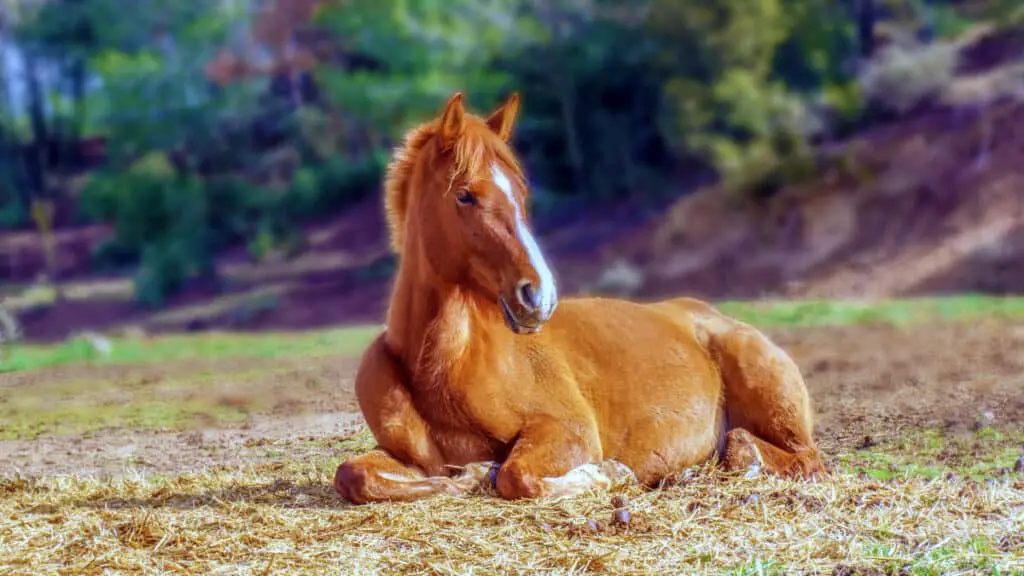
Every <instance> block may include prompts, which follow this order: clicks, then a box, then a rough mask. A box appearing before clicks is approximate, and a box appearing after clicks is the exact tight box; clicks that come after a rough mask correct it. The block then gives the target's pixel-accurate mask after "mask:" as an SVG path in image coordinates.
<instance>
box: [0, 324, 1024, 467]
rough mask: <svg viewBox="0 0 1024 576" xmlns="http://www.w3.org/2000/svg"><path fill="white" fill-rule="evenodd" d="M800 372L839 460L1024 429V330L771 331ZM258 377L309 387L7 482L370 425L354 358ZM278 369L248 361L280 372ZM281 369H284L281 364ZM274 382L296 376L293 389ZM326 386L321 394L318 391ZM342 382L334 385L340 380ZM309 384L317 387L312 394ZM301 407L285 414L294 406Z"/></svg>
mask: <svg viewBox="0 0 1024 576" xmlns="http://www.w3.org/2000/svg"><path fill="white" fill-rule="evenodd" d="M770 333H771V335H772V336H773V337H775V338H776V339H777V341H778V342H779V343H780V344H781V345H782V346H783V347H784V348H785V349H786V350H788V351H789V352H790V353H791V354H792V355H793V356H794V358H796V360H797V361H798V363H799V364H800V366H801V368H802V370H803V371H804V374H805V376H806V379H807V383H808V386H809V388H810V392H811V396H812V400H813V403H814V405H815V408H816V411H817V434H818V436H819V438H820V442H821V446H822V448H823V449H824V450H825V452H826V453H827V454H829V455H835V454H841V453H847V452H849V451H852V450H854V449H856V448H858V447H860V446H861V445H862V444H864V443H865V441H866V438H870V442H879V441H882V440H885V439H890V440H891V439H894V438H898V437H899V436H900V435H901V433H903V432H904V431H907V430H910V429H921V428H938V429H942V430H945V431H947V432H949V433H952V434H957V433H961V432H966V431H968V430H970V429H971V428H973V427H975V426H976V425H977V423H978V422H979V421H982V423H983V424H991V425H993V426H995V427H996V428H1005V429H1012V430H1015V431H1018V432H1019V431H1021V430H1024V393H1022V392H1021V391H1022V390H1024V355H1021V354H1020V352H1019V351H1020V349H1021V346H1022V345H1024V324H1009V323H1004V322H979V323H971V324H936V325H928V326H916V327H910V328H898V327H893V326H882V325H879V326H860V327H822V328H813V329H808V328H802V329H783V330H773V331H771V332H770ZM286 363H288V365H287V366H286V367H285V368H286V369H284V370H276V371H274V372H273V373H272V374H271V375H270V376H268V377H267V378H264V379H261V380H256V381H255V383H254V384H253V387H254V388H255V389H253V390H250V393H251V394H261V393H264V394H274V395H280V394H281V390H283V389H289V390H291V389H295V390H302V392H301V393H295V394H290V395H289V397H288V399H287V401H286V402H283V403H278V404H273V403H271V404H270V406H272V408H271V409H268V410H267V411H266V412H265V413H256V414H251V415H249V417H248V418H247V419H246V420H245V421H244V422H242V423H239V424H238V425H237V426H232V427H226V428H225V427H206V428H204V427H201V426H200V427H197V428H194V429H190V430H186V431H173V432H172V431H140V430H125V429H121V430H104V431H99V432H96V433H92V434H87V435H70V436H69V435H64V436H53V435H49V436H47V435H44V436H41V437H39V438H38V439H35V440H16V441H6V442H0V474H2V475H9V474H12V473H21V474H25V475H39V474H61V473H80V474H82V473H84V474H98V475H108V474H111V475H120V474H123V473H125V472H127V471H129V470H134V471H138V472H154V473H170V472H176V471H183V470H189V469H196V468H210V467H214V466H239V465H244V464H257V463H265V462H270V461H273V460H276V459H284V458H289V459H300V460H301V459H302V457H303V455H306V454H308V455H311V456H312V455H319V456H323V455H324V452H326V451H330V450H334V449H337V446H338V442H339V441H341V440H343V439H345V438H348V437H351V435H352V434H353V432H355V431H357V430H358V429H359V428H360V425H361V418H360V416H359V414H358V408H357V407H356V403H355V401H354V398H353V396H352V373H353V370H354V367H355V361H354V360H352V359H342V360H340V361H339V360H338V359H318V360H310V361H305V360H302V361H300V360H296V361H286ZM272 365H275V363H274V362H270V361H261V362H251V363H247V364H246V365H245V366H244V368H245V369H247V370H250V371H251V370H261V369H266V370H269V369H270V367H271V366H272ZM276 365H277V367H280V361H278V362H277V363H276ZM240 368H242V366H240V365H239V363H238V361H227V360H225V361H216V362H203V363H189V364H175V365H156V366H146V367H131V368H126V367H75V368H59V369H53V370H44V371H39V372H33V373H28V374H21V375H14V376H11V377H9V378H8V379H7V380H5V381H4V382H2V383H0V388H8V387H17V386H32V385H33V384H38V383H40V382H45V381H48V380H52V379H54V378H66V377H68V376H69V375H71V374H74V375H75V376H76V377H88V378H90V379H103V378H107V379H124V378H133V379H135V380H136V381H153V380H159V379H162V378H178V379H180V378H183V377H186V378H187V377H188V375H189V374H194V375H196V377H199V376H200V375H201V376H202V377H204V378H209V377H210V375H211V374H213V375H214V377H216V374H217V373H218V372H219V373H222V374H224V375H225V377H226V378H227V377H231V374H235V373H237V371H238V370H239V369H240ZM273 378H276V379H281V378H285V379H288V382H287V383H284V384H285V385H286V387H285V388H282V383H281V382H274V381H272V379H273ZM317 379H320V380H324V381H326V382H320V383H319V384H320V385H319V386H310V385H309V383H310V382H312V381H315V380H317ZM332 380H333V382H331V381H332ZM303 381H305V382H306V385H305V386H304V385H303ZM283 406H284V407H287V408H289V409H283V408H282V407H283ZM1022 448H1024V447H1022Z"/></svg>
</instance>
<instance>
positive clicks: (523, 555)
mask: <svg viewBox="0 0 1024 576" xmlns="http://www.w3.org/2000/svg"><path fill="white" fill-rule="evenodd" d="M333 462H334V461H333V460H332V461H331V462H328V461H327V460H323V461H318V462H314V463H310V462H305V463H291V464H272V465H259V466H250V467H244V468H220V469H211V470H205V471H198V472H189V473H183V474H179V475H174V476H169V477H159V476H141V475H131V474H129V475H126V476H122V477H120V478H117V479H112V480H100V479H97V478H90V477H76V476H63V477H58V476H50V477H43V478H38V479H30V478H19V477H14V478H10V477H8V478H6V479H3V480H0V491H2V493H3V501H2V504H0V508H2V509H0V573H2V574H117V573H120V574H524V573H530V574H584V573H608V574H694V573H716V574H719V573H726V572H729V571H734V573H740V574H746V573H750V574H756V573H768V572H771V573H786V574H795V573H825V574H829V573H832V574H854V573H874V574H877V573H883V572H879V570H882V571H885V572H884V573H901V572H903V573H925V574H928V573H934V574H954V573H993V571H994V570H997V571H998V572H997V573H1015V572H1016V573H1024V478H1022V477H1021V476H1018V475H1006V476H1003V477H1001V478H999V479H996V480H990V481H987V482H982V483H978V482H975V481H973V480H946V479H938V480H923V479H919V478H906V479H896V480H893V481H888V482H877V481H874V480H871V479H869V478H865V477H862V476H854V475H845V474H837V475H834V476H833V477H832V478H830V479H828V480H827V481H823V482H819V483H810V482H790V481H785V480H780V479H777V478H774V477H764V476H762V477H757V478H753V479H745V478H727V477H724V476H722V474H721V473H720V472H718V471H716V470H715V469H713V468H709V467H705V468H701V469H697V470H693V471H690V473H688V474H687V475H686V476H684V477H682V478H680V479H679V481H678V483H676V484H675V485H672V486H667V487H663V488H661V489H659V490H653V491H648V490H642V489H640V488H636V487H629V488H627V489H625V490H623V491H620V492H619V494H622V495H625V496H626V497H627V498H628V509H629V511H630V518H629V523H628V524H625V525H623V524H621V523H615V522H614V521H613V517H614V516H613V506H612V499H611V497H610V496H609V494H607V493H605V494H593V495H588V496H583V497H578V498H569V499H562V500H552V501H538V502H532V503H522V502H518V503H517V502H506V501H503V500H501V499H499V498H497V497H496V496H494V495H493V494H488V493H481V494H476V495H473V496H468V497H461V498H453V497H438V498H435V499H431V500H426V501H421V502H417V503H411V504H385V505H370V506H364V507H353V506H349V505H347V504H346V503H344V502H343V501H342V500H341V499H340V498H338V497H337V496H335V495H334V493H333V491H332V490H331V488H330V483H329V481H330V472H331V471H332V463H333ZM619 519H620V520H621V519H622V515H621V514H620V515H619ZM858 570H859V571H858Z"/></svg>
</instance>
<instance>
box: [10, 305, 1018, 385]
mask: <svg viewBox="0 0 1024 576" xmlns="http://www.w3.org/2000/svg"><path fill="white" fill-rule="evenodd" d="M717 305H718V307H719V308H720V309H721V310H722V311H723V312H724V313H726V314H730V315H733V316H735V317H736V318H738V319H740V320H743V321H746V322H750V323H752V324H754V325H756V326H759V327H766V328H767V327H802V326H824V325H850V324H868V323H890V324H912V323H918V322H928V321H969V320H976V319H980V318H1024V298H1017V297H998V296H980V295H961V296H952V297H938V298H917V299H900V300H884V301H875V302H866V301H865V302H859V301H849V300H804V301H770V300H759V301H733V302H721V303H718V304H717ZM379 332H380V327H379V326H354V327H346V328H339V329H333V330H325V331H309V332H292V333H258V334H245V333H242V334H238V333H227V332H215V333H205V334H198V335H175V336H157V337H150V338H111V339H110V341H111V343H112V346H111V351H110V353H109V354H108V355H101V354H99V353H98V352H97V351H96V349H95V347H94V346H93V345H92V344H90V342H89V341H88V340H87V339H85V338H81V337H80V338H75V339H71V340H69V341H67V342H64V343H62V344H59V345H55V346H54V345H50V346H39V345H16V346H11V347H9V348H8V349H7V350H6V351H4V350H0V372H15V371H22V370H33V369H39V368H46V367H52V366H61V365H68V364H75V363H86V362H89V363H95V364H135V363H149V362H166V361H180V360H191V359H207V358H219V359H223V358H283V357H293V356H302V355H321V354H335V355H339V356H345V355H353V354H358V353H359V352H360V351H361V350H362V349H363V348H364V347H365V346H366V345H367V344H369V342H370V341H371V340H372V339H373V338H374V337H375V336H376V335H377V334H378V333H379Z"/></svg>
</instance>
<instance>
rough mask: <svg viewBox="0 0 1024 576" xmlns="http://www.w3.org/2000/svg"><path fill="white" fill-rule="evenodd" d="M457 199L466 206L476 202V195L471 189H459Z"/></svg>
mask: <svg viewBox="0 0 1024 576" xmlns="http://www.w3.org/2000/svg"><path fill="white" fill-rule="evenodd" d="M455 200H456V201H458V203H459V204H463V205H465V206H470V205H472V204H476V196H473V194H472V193H470V191H469V190H459V193H458V195H457V196H455Z"/></svg>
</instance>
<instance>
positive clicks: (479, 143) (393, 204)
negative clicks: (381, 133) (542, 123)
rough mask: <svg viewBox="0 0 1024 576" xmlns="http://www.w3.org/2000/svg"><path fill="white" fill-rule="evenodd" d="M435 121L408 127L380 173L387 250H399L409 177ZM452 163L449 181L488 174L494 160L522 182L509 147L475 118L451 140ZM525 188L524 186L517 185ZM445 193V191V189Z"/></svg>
mask: <svg viewBox="0 0 1024 576" xmlns="http://www.w3.org/2000/svg"><path fill="white" fill-rule="evenodd" d="M437 127H438V120H432V121H430V122H427V123H424V124H421V125H419V126H417V127H415V128H413V129H412V130H410V131H409V132H408V133H407V134H406V135H405V138H404V140H403V142H402V144H401V145H400V146H398V147H397V148H395V151H394V154H393V156H392V160H391V163H390V164H388V168H387V171H386V173H385V176H384V211H385V214H386V216H387V222H388V233H389V235H390V239H391V250H392V251H393V252H394V253H395V254H401V253H402V245H403V242H404V241H405V238H404V233H405V219H406V216H407V215H408V212H409V201H410V195H411V194H412V193H413V190H412V178H413V174H414V173H415V168H416V162H417V161H418V160H419V157H420V154H421V153H422V152H423V150H424V148H426V146H427V144H428V143H430V142H431V140H432V139H433V138H434V136H435V135H436V134H437ZM454 152H455V165H454V166H453V169H452V173H451V176H450V178H449V188H450V186H451V182H453V181H454V180H455V179H456V178H458V177H460V176H469V177H470V178H473V177H474V176H475V175H478V174H488V173H489V171H490V169H489V166H490V163H491V162H493V161H495V160H497V161H499V162H501V163H503V164H505V165H506V166H507V167H508V168H510V169H511V170H512V171H513V174H512V176H513V177H514V178H516V179H518V180H519V183H520V184H523V183H524V180H525V178H524V175H523V170H522V166H521V165H520V163H519V160H518V159H517V158H516V157H515V154H514V153H513V152H512V149H511V148H510V147H509V146H508V144H506V143H505V142H504V141H503V140H502V139H501V138H499V137H498V135H497V134H495V133H494V132H492V131H491V129H490V128H488V126H487V124H486V123H485V122H484V121H483V120H482V119H481V118H478V117H475V116H471V115H469V114H467V115H466V126H465V132H464V133H463V135H462V137H461V138H459V140H458V141H457V142H455V150H454ZM521 188H522V189H523V190H526V187H525V186H521ZM446 192H447V191H446Z"/></svg>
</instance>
